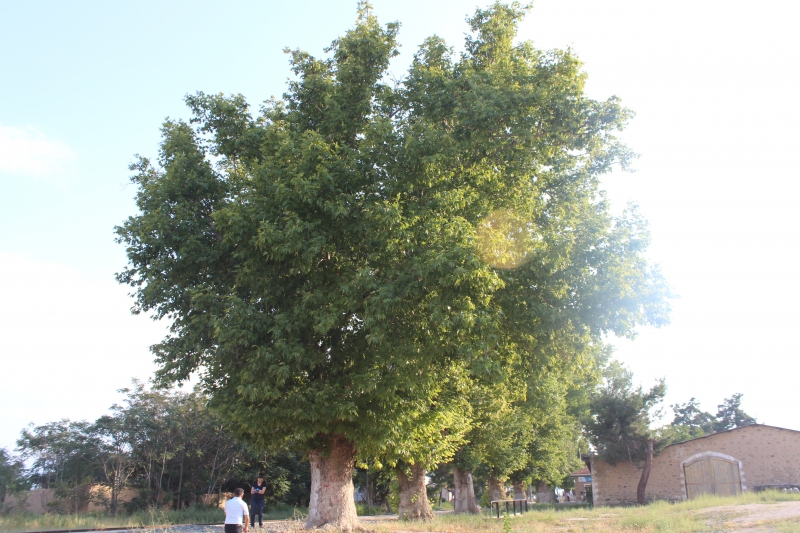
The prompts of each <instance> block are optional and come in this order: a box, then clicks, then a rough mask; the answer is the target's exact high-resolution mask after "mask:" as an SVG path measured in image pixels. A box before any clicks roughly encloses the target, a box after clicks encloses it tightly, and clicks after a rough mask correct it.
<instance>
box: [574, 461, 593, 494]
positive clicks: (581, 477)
mask: <svg viewBox="0 0 800 533" xmlns="http://www.w3.org/2000/svg"><path fill="white" fill-rule="evenodd" d="M570 476H572V479H573V480H574V481H575V496H577V497H579V498H580V496H581V494H583V493H585V492H586V485H591V484H592V473H591V472H590V471H589V469H588V468H584V469H582V470H578V471H577V472H572V473H571V474H570Z"/></svg>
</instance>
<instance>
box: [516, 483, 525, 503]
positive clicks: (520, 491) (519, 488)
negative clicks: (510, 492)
mask: <svg viewBox="0 0 800 533" xmlns="http://www.w3.org/2000/svg"><path fill="white" fill-rule="evenodd" d="M514 499H515V500H527V499H528V496H527V495H526V494H525V484H524V483H523V482H522V481H519V482H517V483H514Z"/></svg>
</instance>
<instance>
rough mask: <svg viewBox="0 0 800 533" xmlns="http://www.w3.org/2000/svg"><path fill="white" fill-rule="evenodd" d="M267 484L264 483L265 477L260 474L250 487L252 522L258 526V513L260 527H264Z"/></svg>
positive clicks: (254, 525)
mask: <svg viewBox="0 0 800 533" xmlns="http://www.w3.org/2000/svg"><path fill="white" fill-rule="evenodd" d="M265 492H267V486H266V485H265V484H264V477H263V476H262V475H261V474H259V475H258V481H256V482H255V483H254V484H253V486H252V487H250V523H251V524H253V527H256V514H258V527H259V528H262V527H264V493H265Z"/></svg>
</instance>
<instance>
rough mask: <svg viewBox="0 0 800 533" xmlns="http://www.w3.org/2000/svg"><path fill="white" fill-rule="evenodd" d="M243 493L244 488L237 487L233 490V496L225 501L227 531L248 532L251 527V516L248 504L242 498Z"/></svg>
mask: <svg viewBox="0 0 800 533" xmlns="http://www.w3.org/2000/svg"><path fill="white" fill-rule="evenodd" d="M243 494H244V489H236V490H234V491H233V498H231V499H230V500H228V501H227V502H225V533H247V530H248V529H249V526H250V517H249V516H248V512H247V504H246V503H244V501H243V500H242V495H243ZM242 521H244V528H242Z"/></svg>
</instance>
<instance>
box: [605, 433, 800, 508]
mask: <svg viewBox="0 0 800 533" xmlns="http://www.w3.org/2000/svg"><path fill="white" fill-rule="evenodd" d="M641 466H642V465H638V467H637V466H635V465H633V464H631V463H630V462H619V463H617V464H616V465H615V466H611V465H610V464H608V463H606V462H604V461H602V460H600V459H598V458H597V457H592V459H591V473H592V492H593V495H594V503H595V505H617V504H628V503H636V487H637V485H638V484H639V479H640V477H641V475H642V470H641ZM769 485H800V431H794V430H791V429H784V428H779V427H774V426H766V425H763V424H753V425H751V426H745V427H741V428H736V429H731V430H728V431H723V432H720V433H714V434H712V435H707V436H705V437H700V438H697V439H692V440H688V441H685V442H679V443H675V444H671V445H669V446H667V447H666V448H664V449H663V450H662V451H661V453H659V454H658V455H656V456H655V457H654V458H653V467H652V470H651V472H650V479H649V481H648V483H647V491H646V493H645V494H646V498H647V500H670V501H677V500H686V499H689V498H692V497H694V496H696V495H698V494H702V493H712V494H720V495H726V494H738V493H740V492H741V491H745V490H753V489H757V488H760V487H765V486H769Z"/></svg>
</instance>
